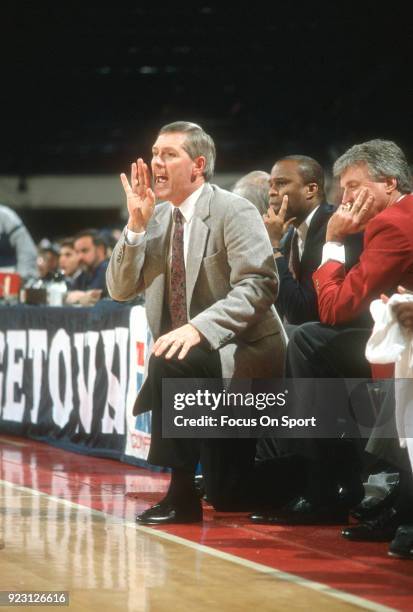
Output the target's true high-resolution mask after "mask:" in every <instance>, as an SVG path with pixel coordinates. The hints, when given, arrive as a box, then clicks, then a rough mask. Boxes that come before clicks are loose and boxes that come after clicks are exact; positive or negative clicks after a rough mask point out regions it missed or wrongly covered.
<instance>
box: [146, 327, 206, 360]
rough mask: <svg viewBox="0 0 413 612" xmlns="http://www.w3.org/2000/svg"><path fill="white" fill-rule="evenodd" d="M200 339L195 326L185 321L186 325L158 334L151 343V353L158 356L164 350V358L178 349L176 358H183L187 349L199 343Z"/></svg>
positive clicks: (168, 357)
mask: <svg viewBox="0 0 413 612" xmlns="http://www.w3.org/2000/svg"><path fill="white" fill-rule="evenodd" d="M201 340H202V335H201V334H200V332H199V331H198V330H197V329H196V327H194V326H193V325H191V324H190V323H186V325H182V326H181V327H178V328H177V329H174V330H172V331H171V332H169V333H167V334H164V335H163V336H160V337H159V338H158V339H157V341H156V342H155V344H154V345H153V348H152V353H153V354H154V355H155V356H156V357H159V356H160V355H163V354H164V353H165V351H166V354H165V359H170V358H171V357H173V356H174V355H175V354H176V353H177V352H178V351H179V355H178V359H184V358H185V357H186V355H187V353H188V351H189V349H191V348H192V347H193V346H196V345H197V344H199V343H200V342H201Z"/></svg>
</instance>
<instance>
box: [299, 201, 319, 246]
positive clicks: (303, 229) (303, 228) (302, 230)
mask: <svg viewBox="0 0 413 612" xmlns="http://www.w3.org/2000/svg"><path fill="white" fill-rule="evenodd" d="M319 207H320V205H318V206H316V207H315V208H313V210H312V211H311V212H310V214H309V215H307V217H306V218H305V219H304V221H303V222H302V223H301V224H300V225H299V226H298V227H297V233H298V236H299V238H300V239H301V240H302V242H303V243H304V242H305V239H306V237H307V232H308V228H309V227H310V223H311V219H312V218H313V217H314V215H315V213H316V211H317V210H318V209H319Z"/></svg>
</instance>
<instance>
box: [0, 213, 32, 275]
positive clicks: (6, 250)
mask: <svg viewBox="0 0 413 612" xmlns="http://www.w3.org/2000/svg"><path fill="white" fill-rule="evenodd" d="M36 258H37V249H36V246H35V244H34V242H33V240H32V238H31V236H30V234H29V232H28V231H27V229H26V227H25V226H24V225H23V222H22V220H21V219H20V217H19V216H18V215H17V214H16V213H15V212H14V211H13V210H11V208H8V207H7V206H0V271H2V272H17V274H20V276H21V277H22V278H23V279H27V278H30V277H36V276H37V268H36Z"/></svg>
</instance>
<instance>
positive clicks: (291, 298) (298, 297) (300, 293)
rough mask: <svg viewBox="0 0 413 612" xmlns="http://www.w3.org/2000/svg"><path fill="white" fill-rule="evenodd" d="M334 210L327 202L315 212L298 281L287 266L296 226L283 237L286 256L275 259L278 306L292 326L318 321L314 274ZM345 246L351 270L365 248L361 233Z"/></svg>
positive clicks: (352, 237) (319, 261)
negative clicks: (278, 282)
mask: <svg viewBox="0 0 413 612" xmlns="http://www.w3.org/2000/svg"><path fill="white" fill-rule="evenodd" d="M334 211H335V207H334V206H331V204H327V203H324V204H321V205H320V206H319V208H318V209H317V211H316V212H315V213H314V216H313V218H312V219H311V222H310V227H309V228H308V233H307V237H306V240H305V244H304V250H303V254H302V258H301V261H300V277H299V280H298V281H297V280H295V279H294V277H293V276H292V274H291V272H290V270H289V269H288V262H289V258H290V248H291V240H292V237H293V233H294V228H292V227H291V229H290V231H289V232H288V233H287V235H286V236H285V238H284V239H283V242H282V245H281V248H282V250H283V255H284V256H283V257H276V258H275V263H276V265H277V268H278V274H279V277H280V289H279V294H278V298H277V301H276V303H275V305H276V308H277V310H278V312H279V314H280V315H281V316H284V317H285V319H286V320H287V322H288V323H291V324H293V325H301V324H302V323H306V322H307V321H318V320H319V315H318V306H317V294H316V291H315V287H314V283H313V279H312V275H313V272H314V271H315V270H317V268H318V266H319V265H320V263H321V257H322V251H323V245H324V243H325V238H326V227H327V223H328V220H329V219H330V217H331V215H332V214H333V212H334ZM346 247H347V248H346V258H347V256H348V258H347V261H348V263H347V264H346V265H347V269H350V268H351V267H352V266H353V265H354V264H355V263H356V262H357V261H358V259H359V255H360V253H361V251H362V248H363V240H362V234H356V235H354V236H351V237H349V239H348V240H347V241H346Z"/></svg>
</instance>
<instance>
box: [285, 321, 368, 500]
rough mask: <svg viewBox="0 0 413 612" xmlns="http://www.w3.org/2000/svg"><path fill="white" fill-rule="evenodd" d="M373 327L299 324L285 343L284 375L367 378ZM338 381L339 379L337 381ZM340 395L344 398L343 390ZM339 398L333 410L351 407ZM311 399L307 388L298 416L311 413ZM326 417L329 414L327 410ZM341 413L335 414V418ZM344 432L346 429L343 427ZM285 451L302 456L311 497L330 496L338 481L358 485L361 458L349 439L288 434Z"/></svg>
mask: <svg viewBox="0 0 413 612" xmlns="http://www.w3.org/2000/svg"><path fill="white" fill-rule="evenodd" d="M370 333H371V330H369V329H359V328H354V329H350V328H344V327H338V326H336V327H333V326H328V325H323V324H321V323H305V324H303V325H300V326H299V327H297V328H296V329H295V330H294V331H293V333H292V334H291V337H290V342H289V344H288V347H287V357H286V376H287V377H288V378H309V379H312V378H370V376H371V372H370V365H369V363H368V362H367V360H366V358H365V356H364V351H365V346H366V342H367V340H368V338H369V336H370ZM337 384H339V383H337ZM344 385H345V383H344V381H343V392H342V394H341V393H340V394H339V395H340V396H342V398H345V397H346V391H345V388H344ZM344 403H345V402H341V406H340V408H339V404H340V402H339V401H337V404H335V403H334V404H332V405H331V410H332V411H335V410H339V409H340V410H343V412H344V411H346V410H347V411H349V410H350V407H349V406H348V405H346V406H343V404H344ZM313 409H314V398H312V397H311V386H310V393H309V394H308V395H307V397H306V399H305V400H304V401H302V402H300V405H298V406H295V407H294V411H295V413H296V414H297V416H303V417H305V416H311V413H312V411H313ZM329 416H330V415H329ZM340 416H341V415H340V414H337V417H338V418H339V417H340ZM343 433H344V432H343ZM282 450H283V452H290V453H291V452H292V453H296V454H298V455H300V456H302V457H304V458H305V459H306V471H307V475H306V487H305V488H306V490H305V494H306V495H307V496H308V497H309V498H312V499H313V500H315V501H321V500H328V499H330V498H331V499H333V498H334V497H336V495H337V488H338V486H339V485H344V486H346V487H348V488H349V489H352V488H356V487H357V486H359V482H360V474H361V461H360V453H359V449H357V447H356V445H355V444H354V441H353V440H352V439H350V438H345V437H344V438H343V439H339V438H337V439H332V438H325V439H322V438H313V439H290V440H285V441H283V449H282Z"/></svg>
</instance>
